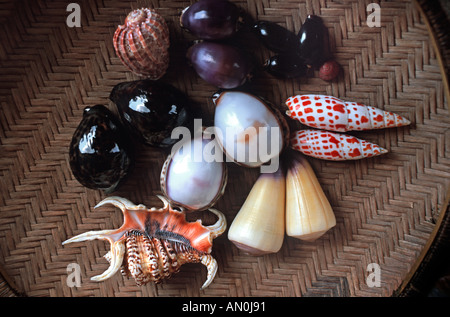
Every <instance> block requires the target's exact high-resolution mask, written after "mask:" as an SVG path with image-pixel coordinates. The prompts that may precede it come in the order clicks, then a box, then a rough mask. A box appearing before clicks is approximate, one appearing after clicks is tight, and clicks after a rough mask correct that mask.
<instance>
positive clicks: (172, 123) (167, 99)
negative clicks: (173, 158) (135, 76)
mask: <svg viewBox="0 0 450 317" xmlns="http://www.w3.org/2000/svg"><path fill="white" fill-rule="evenodd" d="M109 99H111V100H112V101H113V102H114V103H115V104H116V107H117V111H118V113H119V114H120V116H121V118H122V121H123V122H124V124H125V125H126V127H127V128H128V129H129V130H130V131H131V132H132V133H133V134H134V135H135V136H137V137H138V139H139V140H141V141H142V142H143V143H145V144H147V145H150V146H155V147H168V146H171V145H172V144H174V143H175V142H177V141H178V140H177V139H172V138H171V134H172V130H173V129H174V128H176V127H179V126H189V124H190V121H191V119H192V116H191V110H190V106H189V100H188V98H187V96H186V95H185V94H184V93H182V92H181V91H180V90H178V89H176V88H175V87H174V86H172V85H170V84H166V83H163V82H161V81H154V80H150V79H143V80H136V81H131V82H122V83H119V84H117V85H116V86H115V87H114V88H113V90H112V91H111V94H110V96H109Z"/></svg>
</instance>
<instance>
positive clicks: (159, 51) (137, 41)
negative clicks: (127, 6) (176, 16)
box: [113, 8, 170, 80]
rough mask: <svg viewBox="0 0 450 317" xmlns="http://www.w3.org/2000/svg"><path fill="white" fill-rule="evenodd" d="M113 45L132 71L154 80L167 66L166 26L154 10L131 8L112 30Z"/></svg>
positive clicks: (167, 29) (167, 30)
mask: <svg viewBox="0 0 450 317" xmlns="http://www.w3.org/2000/svg"><path fill="white" fill-rule="evenodd" d="M113 43H114V48H115V50H116V53H117V56H118V57H119V58H120V60H121V61H122V63H123V64H124V65H125V66H126V67H127V68H128V69H129V70H130V71H132V72H133V73H135V74H137V75H140V76H145V77H148V78H150V79H153V80H156V79H159V78H161V77H162V76H163V75H164V74H165V72H166V70H167V67H168V66H169V52H168V49H169V46H170V40H169V28H168V27H167V23H166V21H165V20H164V18H163V17H162V16H161V15H159V14H158V13H157V12H156V11H155V10H153V9H148V8H142V9H137V10H134V11H131V12H130V13H129V14H128V16H127V17H126V19H125V24H124V25H119V27H118V28H117V30H116V32H115V33H114V39H113Z"/></svg>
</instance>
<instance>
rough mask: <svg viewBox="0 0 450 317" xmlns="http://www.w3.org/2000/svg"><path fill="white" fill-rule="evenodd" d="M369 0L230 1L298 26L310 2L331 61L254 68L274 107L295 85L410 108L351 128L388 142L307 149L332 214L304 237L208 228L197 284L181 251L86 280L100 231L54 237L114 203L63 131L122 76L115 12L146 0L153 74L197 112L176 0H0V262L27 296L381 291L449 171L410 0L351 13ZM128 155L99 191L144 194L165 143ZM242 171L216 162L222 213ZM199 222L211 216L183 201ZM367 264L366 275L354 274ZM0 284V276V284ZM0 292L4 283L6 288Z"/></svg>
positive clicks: (126, 75)
mask: <svg viewBox="0 0 450 317" xmlns="http://www.w3.org/2000/svg"><path fill="white" fill-rule="evenodd" d="M370 2H371V1H350V0H349V1H309V0H308V1H303V0H292V1H289V0H288V1H286V0H283V1H272V0H268V1H259V0H257V1H253V0H251V1H236V3H237V4H238V5H239V6H240V7H242V8H243V9H245V10H246V11H247V12H248V13H249V14H250V15H251V16H252V17H253V18H255V19H264V20H271V21H274V22H277V23H279V24H281V25H283V26H285V27H286V28H288V29H290V30H292V31H295V32H298V31H299V29H300V27H301V24H302V21H304V20H305V19H306V16H307V15H308V14H317V15H320V16H321V17H322V18H323V19H324V22H325V24H326V26H327V28H328V30H329V34H330V46H331V49H332V51H333V52H334V56H335V58H336V60H337V61H338V62H339V63H340V64H341V65H342V68H343V72H342V74H341V75H340V77H339V79H338V80H337V81H335V82H333V83H326V82H324V81H322V80H320V79H319V78H318V76H317V73H316V76H314V77H309V78H302V79H295V80H275V79H274V78H273V77H271V76H269V75H267V74H263V73H261V74H259V75H258V76H255V78H254V79H253V81H252V82H251V84H250V85H249V87H250V89H251V90H252V92H253V93H255V94H259V95H261V96H263V97H264V98H266V99H268V100H270V101H272V102H273V103H275V104H277V105H279V106H280V107H282V104H283V102H284V100H285V99H286V98H287V97H289V96H291V95H293V94H299V93H318V94H328V95H334V96H336V97H340V98H342V99H345V100H352V101H357V102H361V103H364V104H368V105H373V106H376V107H379V108H382V109H385V110H388V111H393V112H397V113H399V114H401V115H403V116H405V117H406V118H408V119H410V120H411V121H412V124H411V126H409V127H405V128H399V129H386V130H381V131H368V132H360V133H355V134H354V135H357V136H358V137H360V138H364V139H366V140H368V141H371V142H374V143H377V144H379V145H381V146H382V147H384V148H386V149H388V150H389V153H388V154H387V155H384V156H381V157H376V158H373V159H367V160H361V161H354V162H325V161H319V160H316V159H309V162H310V163H311V164H312V166H313V168H314V170H315V172H316V175H317V176H318V179H319V181H320V183H321V184H322V186H323V188H324V191H325V193H326V195H327V197H328V198H329V200H330V203H331V205H332V206H333V209H334V212H335V214H336V219H337V225H336V227H335V228H333V229H332V230H330V231H329V232H328V233H327V234H325V235H324V236H323V237H322V238H321V239H319V240H317V241H316V242H314V243H305V242H301V241H299V240H296V239H293V238H288V237H286V238H285V241H284V244H283V247H282V249H281V250H280V252H278V253H277V254H273V255H267V256H263V257H251V256H248V255H245V254H244V253H242V252H240V251H238V249H236V248H235V247H234V246H233V245H232V244H231V243H230V242H229V241H228V240H227V238H226V234H224V235H223V236H221V237H219V238H218V239H216V240H215V242H214V243H215V244H214V249H213V255H214V257H215V258H216V259H217V261H218V263H219V270H218V272H217V275H216V278H215V279H214V281H213V283H212V284H211V286H210V287H209V288H207V289H206V290H204V291H199V288H200V286H201V285H202V283H203V281H204V279H205V277H206V271H205V270H204V268H203V267H202V266H199V265H193V264H189V265H185V266H183V267H182V270H181V272H180V273H179V274H177V275H175V276H174V277H173V278H172V279H171V280H169V281H167V282H164V283H163V284H161V285H153V284H148V285H146V286H144V287H138V286H136V285H135V284H134V281H133V280H127V279H126V278H124V277H122V276H121V275H120V274H116V275H115V276H114V277H112V278H111V279H109V280H107V281H105V282H102V283H96V282H92V281H90V280H89V278H90V277H92V276H94V275H98V274H100V273H102V272H103V271H104V270H105V269H106V268H107V267H108V263H107V262H106V260H105V259H104V258H103V257H102V256H103V255H104V254H105V253H106V252H107V251H108V248H109V245H108V244H107V243H105V242H103V241H93V242H87V243H80V244H77V245H73V246H72V245H70V246H65V247H62V246H61V242H62V241H64V240H65V239H67V238H70V237H72V236H74V235H76V234H79V233H82V232H85V231H88V230H101V229H112V228H117V227H119V226H120V225H121V224H122V216H121V213H120V211H119V210H118V209H116V208H113V207H111V208H101V209H98V210H95V211H94V210H93V206H95V205H96V204H97V203H98V202H99V201H100V200H101V199H103V198H104V194H103V193H101V192H99V191H95V190H89V189H86V188H84V187H82V186H81V185H80V184H79V183H78V182H77V181H76V180H75V178H74V177H73V175H72V174H71V171H70V168H69V163H68V144H69V143H70V140H71V138H72V134H73V132H74V130H75V128H76V127H77V125H78V123H79V121H80V120H81V114H82V109H83V108H84V107H85V106H88V105H94V104H104V105H109V106H111V103H110V102H109V101H108V96H109V93H110V91H111V89H112V87H113V86H114V85H115V84H117V83H119V82H122V81H127V80H134V79H138V77H136V76H134V75H133V74H131V73H130V72H128V71H127V70H126V69H125V67H124V66H123V65H122V64H121V62H120V60H119V59H118V58H117V57H116V55H115V52H114V48H113V45H112V38H113V33H114V31H115V29H116V27H117V25H118V24H122V23H123V21H124V19H125V16H126V14H127V13H128V12H129V11H130V10H131V9H135V8H138V7H142V6H149V7H154V8H156V9H158V11H159V12H160V13H161V14H162V15H163V16H164V17H165V18H166V20H167V21H168V23H169V27H170V31H171V41H172V44H171V64H170V67H169V70H168V73H167V74H166V76H165V77H164V78H163V79H162V80H164V81H166V82H169V83H171V84H173V85H174V86H176V87H178V88H179V89H180V90H182V91H184V92H185V93H186V94H187V95H188V96H189V97H190V98H191V99H192V100H193V102H194V103H195V104H196V105H197V109H198V112H199V113H200V114H201V116H202V118H204V123H205V124H207V123H211V119H212V117H213V113H214V108H213V104H212V101H211V99H210V97H211V95H212V94H213V93H214V92H215V91H216V89H215V88H214V87H212V86H210V85H208V84H206V83H205V82H204V81H202V80H201V79H200V78H198V76H196V74H195V73H194V72H193V70H192V69H190V68H189V66H188V65H187V64H186V62H185V60H184V54H185V51H186V49H187V47H188V46H189V45H190V41H192V40H193V39H194V38H193V37H192V36H190V35H189V34H187V33H186V32H185V31H183V30H181V29H180V27H179V25H178V17H179V13H180V11H181V10H182V9H183V8H184V7H186V6H188V5H189V4H190V2H189V1H175V0H171V1H132V2H128V1H115V0H111V1H103V2H100V3H101V5H100V4H99V2H98V1H82V2H80V5H81V27H80V28H69V27H68V26H67V25H66V17H67V15H68V14H69V12H66V7H67V4H68V2H67V1H51V2H43V1H10V2H4V3H2V8H1V9H0V23H1V25H2V27H1V28H0V65H1V68H2V76H1V77H0V102H1V111H0V126H1V129H0V189H1V193H2V195H1V196H0V267H2V268H3V269H2V271H0V272H5V274H7V275H8V276H9V279H10V280H11V282H13V283H14V284H15V287H16V288H17V290H19V291H21V292H24V293H25V294H27V295H29V296H389V295H391V294H392V293H393V292H394V291H395V290H396V289H397V288H398V287H399V285H400V284H401V283H402V281H403V279H404V278H405V277H406V276H407V275H408V273H409V271H410V269H411V267H412V266H413V264H414V262H415V261H416V259H417V257H418V255H419V254H420V252H421V251H422V249H423V247H424V245H425V244H426V243H427V241H428V239H429V236H430V233H431V232H432V230H433V228H434V227H435V221H436V219H437V218H438V217H439V213H440V212H441V211H442V210H443V205H444V202H445V198H446V194H447V192H448V188H449V180H450V153H449V151H450V144H449V142H450V119H449V109H448V101H447V100H446V97H445V89H446V87H445V86H444V85H443V83H442V75H441V71H440V66H439V63H438V61H437V58H436V52H435V50H434V48H433V45H432V43H431V41H430V34H429V30H428V29H427V27H426V25H425V23H424V18H423V17H422V16H421V14H420V12H419V10H418V9H417V7H416V6H415V4H414V3H413V2H410V1H395V2H382V3H381V7H382V12H381V27H373V28H370V27H368V26H367V24H366V19H367V15H368V13H367V11H366V7H367V5H368V4H369V3H370ZM237 41H241V43H242V44H243V47H244V48H245V49H246V50H248V51H250V52H252V53H253V55H254V57H255V59H256V60H258V61H260V62H261V63H262V62H263V60H264V59H265V58H267V57H268V56H270V54H271V53H270V52H269V51H268V50H266V49H264V48H262V47H261V46H260V45H259V44H258V43H257V42H256V41H255V40H254V39H253V38H252V37H251V36H249V35H248V34H242V35H241V37H240V38H239V39H237ZM138 153H139V157H138V159H137V164H136V169H135V171H134V172H133V174H132V175H131V176H130V178H129V180H128V181H127V183H126V184H124V186H123V187H122V188H121V189H120V190H119V191H118V192H116V193H115V194H117V195H119V196H124V197H126V198H128V199H130V200H131V201H133V202H135V203H136V204H138V203H143V204H145V205H147V206H149V207H150V206H160V202H159V201H158V199H157V198H156V197H155V195H156V194H160V193H161V192H160V188H159V173H160V171H161V167H162V164H163V162H164V159H165V158H166V155H167V151H161V150H155V149H151V148H148V147H145V146H142V147H140V148H139V149H138ZM257 177H258V171H257V170H253V169H246V168H242V167H239V166H237V165H229V181H228V186H227V189H226V192H225V195H224V196H223V197H222V198H221V199H220V200H219V202H218V203H217V205H216V207H217V208H218V209H220V210H221V211H223V212H224V213H225V215H226V217H227V220H228V222H229V223H231V221H232V220H233V218H234V216H235V215H236V213H237V212H238V211H239V208H240V206H241V205H242V203H243V202H244V200H245V198H246V196H247V194H248V192H249V191H250V189H251V187H252V184H253V183H254V181H255V180H256V178H257ZM197 216H198V217H200V216H201V217H202V218H203V221H204V223H208V221H213V220H214V218H213V217H212V216H210V215H208V214H207V213H203V214H193V215H192V217H197ZM70 263H77V264H79V265H80V269H81V277H82V285H81V287H72V288H71V287H69V286H68V285H67V283H66V279H67V277H68V272H67V266H68V265H69V264H70ZM370 263H377V264H379V265H380V268H381V286H380V287H369V286H368V285H367V283H366V278H367V276H368V272H367V271H366V268H367V266H368V264H370ZM2 285H3V283H0V290H2V289H4V288H3V286H2ZM1 294H5V295H10V292H8V291H7V290H5V291H3V292H0V295H1Z"/></svg>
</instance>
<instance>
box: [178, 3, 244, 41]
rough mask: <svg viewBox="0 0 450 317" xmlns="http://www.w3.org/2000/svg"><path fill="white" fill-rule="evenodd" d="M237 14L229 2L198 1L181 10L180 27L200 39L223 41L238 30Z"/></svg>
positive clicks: (235, 8)
mask: <svg viewBox="0 0 450 317" xmlns="http://www.w3.org/2000/svg"><path fill="white" fill-rule="evenodd" d="M239 13H240V12H239V9H238V7H237V6H236V5H235V4H234V3H232V2H230V1H227V0H200V1H197V2H195V3H194V4H192V5H191V6H189V7H187V8H185V9H184V10H183V12H182V14H181V16H180V25H181V27H183V28H184V29H187V30H188V31H189V32H191V33H192V34H193V35H194V36H196V37H198V38H201V39H205V40H218V39H224V38H227V37H230V36H232V35H234V34H235V33H236V31H237V30H238V29H239Z"/></svg>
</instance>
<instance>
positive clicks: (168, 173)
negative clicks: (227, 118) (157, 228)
mask: <svg viewBox="0 0 450 317" xmlns="http://www.w3.org/2000/svg"><path fill="white" fill-rule="evenodd" d="M180 142H182V143H181V144H178V143H177V144H176V146H177V148H176V149H173V151H172V153H171V154H170V155H169V156H168V157H167V159H166V161H165V163H164V166H163V168H162V171H161V190H162V192H163V193H164V195H165V196H166V197H167V199H168V200H169V201H170V203H171V204H172V205H173V206H178V207H181V208H183V209H185V210H186V211H193V210H205V209H208V208H210V207H212V206H213V205H214V204H215V203H216V202H217V200H218V199H219V198H220V197H221V196H222V195H223V194H224V192H225V187H226V185H227V179H228V177H227V175H228V174H227V166H226V164H225V162H224V160H223V153H222V151H221V150H220V146H219V145H218V144H217V141H216V140H215V139H208V138H204V137H203V134H200V135H198V136H194V138H193V139H192V140H187V141H183V140H182V141H180ZM183 142H184V143H183ZM208 149H210V150H212V151H211V152H209V153H208V152H207V150H208ZM212 152H215V153H212ZM206 155H210V157H206Z"/></svg>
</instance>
